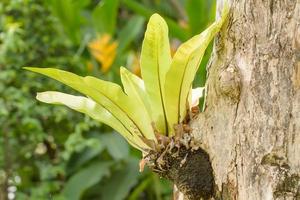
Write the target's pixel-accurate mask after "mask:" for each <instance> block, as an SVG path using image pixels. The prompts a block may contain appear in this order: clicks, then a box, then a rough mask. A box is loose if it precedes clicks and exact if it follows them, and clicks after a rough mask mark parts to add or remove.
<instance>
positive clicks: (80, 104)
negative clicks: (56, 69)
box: [36, 91, 147, 150]
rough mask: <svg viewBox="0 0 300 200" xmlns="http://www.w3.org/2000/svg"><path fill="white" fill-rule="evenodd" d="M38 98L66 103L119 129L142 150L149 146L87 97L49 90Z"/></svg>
mask: <svg viewBox="0 0 300 200" xmlns="http://www.w3.org/2000/svg"><path fill="white" fill-rule="evenodd" d="M36 98H37V99H38V100H39V101H42V102H44V103H49V104H58V105H65V106H67V107H69V108H71V109H73V110H76V111H78V112H81V113H84V114H86V115H88V116H90V117H91V118H93V119H95V120H97V121H99V122H102V123H104V124H106V125H108V126H110V127H112V128H113V129H115V130H116V131H118V132H119V133H120V134H121V135H122V136H123V137H125V138H126V139H127V140H128V142H129V143H130V144H131V145H132V146H134V147H136V148H138V149H140V150H142V149H143V148H147V146H145V145H144V146H140V145H141V144H142V143H141V144H139V145H137V144H135V143H136V140H138V141H139V140H140V138H138V137H136V136H134V135H132V134H131V133H130V132H129V131H128V130H127V129H126V127H124V124H122V123H121V122H120V121H119V120H118V119H117V118H115V117H114V116H113V115H112V114H111V113H110V112H109V111H108V110H107V109H105V108H104V107H102V106H101V105H99V104H97V103H96V102H94V101H93V100H91V99H89V98H87V97H82V96H74V95H70V94H65V93H61V92H54V91H48V92H42V93H38V94H37V97H36Z"/></svg>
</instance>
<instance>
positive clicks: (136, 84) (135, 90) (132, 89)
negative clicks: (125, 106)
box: [120, 67, 151, 116]
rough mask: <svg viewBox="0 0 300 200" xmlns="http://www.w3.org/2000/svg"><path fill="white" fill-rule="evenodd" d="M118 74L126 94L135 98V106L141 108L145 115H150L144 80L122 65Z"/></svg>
mask: <svg viewBox="0 0 300 200" xmlns="http://www.w3.org/2000/svg"><path fill="white" fill-rule="evenodd" d="M120 74H121V80H122V84H123V87H124V90H125V92H126V94H127V95H128V96H129V97H130V98H132V99H135V100H136V102H137V103H138V104H137V106H139V107H140V109H142V110H143V112H144V113H145V115H149V116H151V109H150V103H149V100H148V98H147V94H146V91H145V85H144V81H143V80H142V79H140V78H139V77H138V76H136V75H134V74H132V73H131V72H130V71H128V70H127V69H126V68H124V67H121V69H120Z"/></svg>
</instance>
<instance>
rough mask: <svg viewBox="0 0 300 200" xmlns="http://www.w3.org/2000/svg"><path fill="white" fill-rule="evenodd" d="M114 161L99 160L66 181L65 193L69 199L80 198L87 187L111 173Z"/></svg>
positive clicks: (76, 199) (75, 199)
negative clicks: (110, 168) (110, 169)
mask: <svg viewBox="0 0 300 200" xmlns="http://www.w3.org/2000/svg"><path fill="white" fill-rule="evenodd" d="M111 165H112V162H97V163H94V164H91V165H89V166H88V167H86V168H84V169H82V170H80V171H79V172H78V173H76V174H75V175H73V176H72V178H71V179H70V180H69V181H68V182H67V183H66V186H65V189H64V195H65V196H66V198H67V199H72V200H78V199H80V197H81V195H82V194H83V193H84V191H85V190H86V189H88V188H89V187H91V186H93V185H95V184H96V183H98V182H99V181H100V180H101V179H102V178H103V177H104V176H108V175H109V174H110V172H109V167H110V166H111Z"/></svg>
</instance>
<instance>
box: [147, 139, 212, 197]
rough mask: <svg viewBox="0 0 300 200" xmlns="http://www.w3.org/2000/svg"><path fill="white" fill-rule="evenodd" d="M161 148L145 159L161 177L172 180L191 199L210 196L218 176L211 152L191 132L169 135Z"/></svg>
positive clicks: (161, 144)
mask: <svg viewBox="0 0 300 200" xmlns="http://www.w3.org/2000/svg"><path fill="white" fill-rule="evenodd" d="M158 146H159V148H158V150H157V151H152V152H150V153H148V154H147V155H146V156H145V157H144V160H145V163H146V165H147V166H149V167H150V168H151V169H152V170H153V171H154V172H156V173H158V174H159V175H160V176H161V177H164V178H167V179H169V180H171V181H172V182H173V183H174V184H175V185H176V186H177V187H178V189H179V190H180V191H181V192H182V193H184V194H185V196H186V197H187V198H188V199H189V200H199V199H201V198H202V199H209V198H210V197H212V196H213V193H214V177H213V171H212V167H211V164H210V161H209V156H208V154H207V153H206V152H205V151H204V150H203V149H201V148H200V147H199V143H197V141H195V139H194V138H192V137H191V136H190V135H189V134H184V135H183V137H181V138H168V140H167V142H166V140H164V141H163V142H161V143H160V144H159V145H158Z"/></svg>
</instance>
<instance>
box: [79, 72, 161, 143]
mask: <svg viewBox="0 0 300 200" xmlns="http://www.w3.org/2000/svg"><path fill="white" fill-rule="evenodd" d="M84 82H85V83H86V84H87V85H88V86H90V87H92V88H94V89H96V90H97V91H98V92H100V93H101V94H103V95H105V96H107V97H108V98H109V99H111V100H112V101H113V102H115V104H116V105H118V106H119V108H120V109H121V110H122V111H123V112H125V113H126V114H127V115H128V117H129V118H130V119H132V121H133V122H134V124H135V125H136V127H138V130H139V131H140V133H141V134H142V137H144V138H145V139H148V140H153V141H156V137H155V135H154V130H153V127H152V125H151V119H150V117H149V116H148V115H147V114H146V113H145V112H144V110H143V109H141V108H140V107H138V106H137V104H138V102H137V101H136V100H135V99H133V98H131V97H129V96H127V95H126V94H125V93H124V92H123V90H122V88H121V87H120V86H119V85H117V84H115V83H112V82H108V81H103V80H100V79H97V78H95V77H92V76H87V77H85V78H84Z"/></svg>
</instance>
